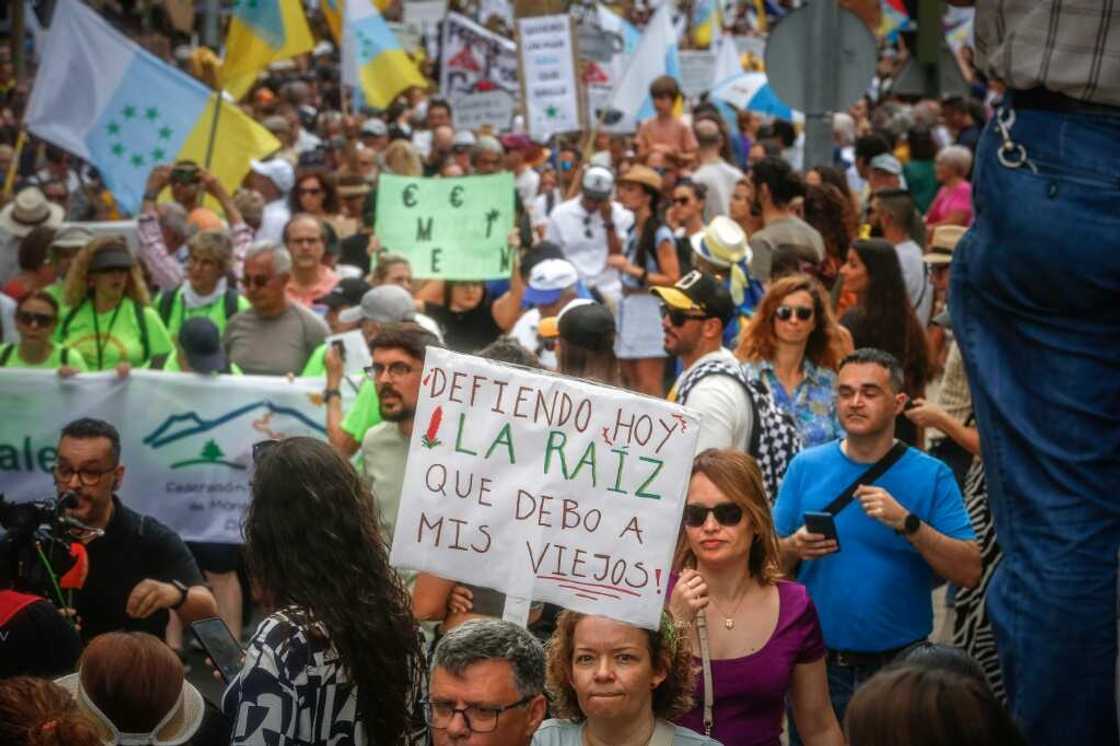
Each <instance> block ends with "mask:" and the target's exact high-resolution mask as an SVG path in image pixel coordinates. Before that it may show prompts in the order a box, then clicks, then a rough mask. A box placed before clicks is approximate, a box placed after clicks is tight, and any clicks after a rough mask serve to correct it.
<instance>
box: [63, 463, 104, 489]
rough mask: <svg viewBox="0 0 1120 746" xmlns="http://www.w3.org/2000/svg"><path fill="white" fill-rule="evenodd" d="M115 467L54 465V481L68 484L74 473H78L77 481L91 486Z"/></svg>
mask: <svg viewBox="0 0 1120 746" xmlns="http://www.w3.org/2000/svg"><path fill="white" fill-rule="evenodd" d="M116 468H117V467H115V466H110V467H109V468H108V469H71V468H70V467H69V466H56V467H54V478H55V481H56V482H58V483H60V484H69V483H70V480H71V479H73V478H74V475H75V474H77V475H78V481H79V482H80V483H82V484H84V485H85V486H86V487H92V486H94V485H95V484H97V483H98V482H100V481H101V478H102V477H104V476H105V475H106V474H108V473H109V472H111V471H113V470H114V469H116Z"/></svg>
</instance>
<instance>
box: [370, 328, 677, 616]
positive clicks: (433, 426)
mask: <svg viewBox="0 0 1120 746" xmlns="http://www.w3.org/2000/svg"><path fill="white" fill-rule="evenodd" d="M421 381H422V385H421V392H420V400H419V402H418V405H417V408H416V420H415V423H416V424H415V427H414V428H413V433H412V443H411V446H410V450H409V457H408V466H407V468H406V471H405V480H404V488H403V490H402V493H401V494H402V500H401V507H400V513H399V514H398V518H397V526H396V533H395V535H394V537H393V549H392V555H391V561H392V563H393V565H394V566H398V567H405V568H411V569H414V570H420V571H425V572H430V573H434V574H435V575H439V576H440V577H444V578H449V579H453V580H458V581H462V582H466V583H472V584H476V585H483V586H487V587H490V588H494V589H496V590H499V591H502V592H504V593H506V594H508V595H510V596H511V597H522V598H533V599H537V600H541V601H549V602H551V603H555V604H558V605H560V606H564V607H566V608H570V609H576V610H578V611H582V612H586V613H590V614H603V615H606V616H611V617H614V618H616V619H620V620H623V621H626V622H630V623H632V624H637V625H641V626H643V627H646V628H649V629H655V628H656V627H657V625H658V623H659V619H660V614H661V608H662V606H663V605H664V602H665V590H666V587H667V584H668V579H669V567H670V562H671V560H672V554H673V550H674V548H675V546H676V541H677V533H678V530H679V527H680V521H681V512H682V510H683V507H684V500H685V494H686V491H687V489H688V478H689V472H690V469H691V466H692V456H693V453H694V452H695V450H696V438H697V435H698V431H699V419H698V418H697V416H696V415H695V414H693V413H690V412H688V411H686V410H685V409H684V408H682V407H680V406H678V405H675V404H670V403H668V402H664V401H661V400H658V399H652V398H649V397H643V396H638V395H635V394H631V393H629V392H627V391H623V390H621V389H614V388H610V387H606V386H598V385H594V384H591V383H587V382H583V381H579V380H575V379H570V378H563V377H560V376H553V375H548V374H545V373H541V372H539V371H531V370H527V369H521V368H514V367H511V366H504V365H500V364H498V363H494V362H491V361H488V360H483V359H481V358H478V357H473V356H470V355H461V354H458V353H454V352H450V351H448V350H441V349H429V350H428V354H427V359H426V361H425V365H424V374H423V378H422V379H421Z"/></svg>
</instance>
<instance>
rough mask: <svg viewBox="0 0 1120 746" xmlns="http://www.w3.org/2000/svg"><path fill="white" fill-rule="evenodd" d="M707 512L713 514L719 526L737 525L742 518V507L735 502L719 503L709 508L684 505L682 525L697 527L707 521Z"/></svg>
mask: <svg viewBox="0 0 1120 746" xmlns="http://www.w3.org/2000/svg"><path fill="white" fill-rule="evenodd" d="M708 513H711V514H712V515H714V516H715V517H716V523H718V524H719V525H721V526H737V525H739V521H741V520H743V509H742V508H741V507H739V506H738V505H736V504H735V503H720V504H719V505H715V506H713V507H710V508H709V507H708V506H707V505H685V506H684V525H686V526H688V527H689V528H699V527H700V526H703V525H704V524H705V523H706V522H707V520H708Z"/></svg>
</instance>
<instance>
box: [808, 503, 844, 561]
mask: <svg viewBox="0 0 1120 746" xmlns="http://www.w3.org/2000/svg"><path fill="white" fill-rule="evenodd" d="M805 528H806V529H808V530H809V532H810V533H814V534H821V535H822V536H824V537H825V538H826V539H832V540H833V541H835V542H836V551H838V552H839V551H840V537H839V536H837V535H836V516H834V515H833V514H832V513H821V512H817V511H813V510H807V511H805Z"/></svg>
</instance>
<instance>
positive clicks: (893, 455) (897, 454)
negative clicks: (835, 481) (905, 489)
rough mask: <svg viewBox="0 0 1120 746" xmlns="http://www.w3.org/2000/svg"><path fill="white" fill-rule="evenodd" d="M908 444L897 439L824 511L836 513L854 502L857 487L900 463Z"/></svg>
mask: <svg viewBox="0 0 1120 746" xmlns="http://www.w3.org/2000/svg"><path fill="white" fill-rule="evenodd" d="M906 451H907V445H906V444H905V443H903V442H902V441H901V440H896V441H895V442H894V445H893V446H891V449H890V450H889V451H887V452H886V453H885V454H883V457H882V458H881V459H879V460H878V461H876V462H875V463H874V464H872V465H871V467H870V468H869V469H868V470H867V471H865V472H863V473H862V474H860V475H859V476H858V477H857V478H856V480H855V481H854V482H852V483H851V484H849V485H848V486H847V487H845V488H844V491H843V492H841V493H840V494H839V495H837V496H836V499H835V500H833V501H832V502H830V503H829V504H828V505H827V506H826V507H825V509H824V510H823V511H822V512H824V513H831V514H832V515H836V514H837V513H839V512H840V511H841V510H843V509H844V508H846V507H848V504H849V503H851V502H852V498H853V497H854V495H855V491H856V489H857V488H858V487H859V486H860V485H861V484H871V483H872V482H874V481H875V480H876V479H878V478H879V477H881V476H883V475H884V474H886V473H887V470H888V469H890V468H891V467H892V466H894V465H895V464H896V463H898V460H899V459H900V458H902V457H903V456H905V455H906Z"/></svg>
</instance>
